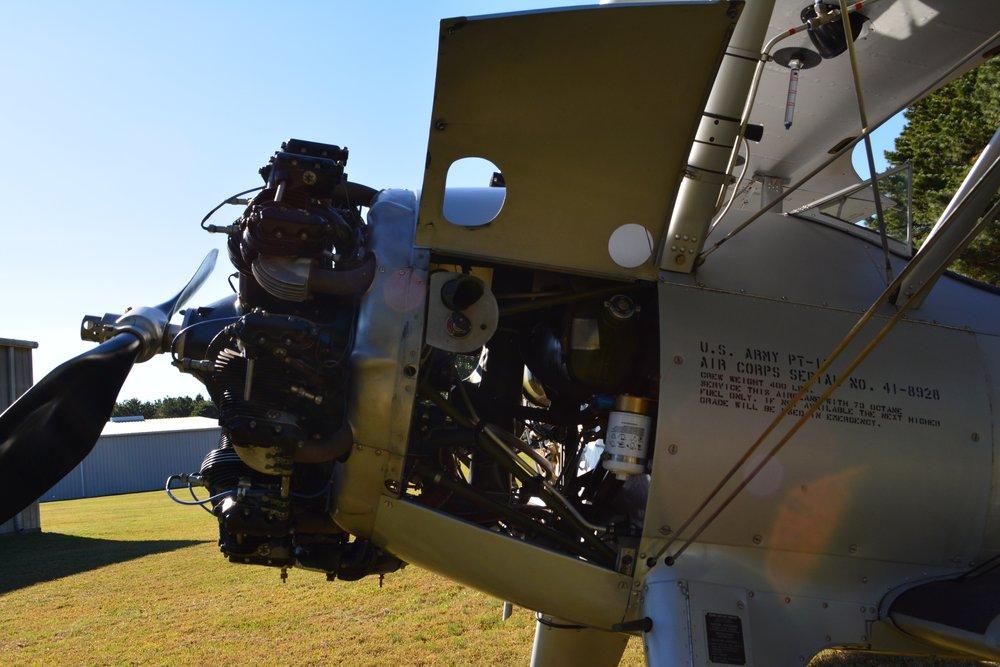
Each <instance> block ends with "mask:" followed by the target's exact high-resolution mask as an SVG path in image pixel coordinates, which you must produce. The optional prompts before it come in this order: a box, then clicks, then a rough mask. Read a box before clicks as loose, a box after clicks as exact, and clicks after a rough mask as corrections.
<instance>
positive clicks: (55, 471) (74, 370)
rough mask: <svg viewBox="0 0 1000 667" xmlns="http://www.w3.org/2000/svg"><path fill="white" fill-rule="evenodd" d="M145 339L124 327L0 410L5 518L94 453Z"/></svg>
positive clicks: (0, 509) (0, 514)
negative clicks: (121, 331) (140, 338)
mask: <svg viewBox="0 0 1000 667" xmlns="http://www.w3.org/2000/svg"><path fill="white" fill-rule="evenodd" d="M140 347H141V341H140V340H139V338H138V337H137V336H135V335H134V334H132V333H127V332H126V333H120V334H117V335H115V336H113V337H112V338H110V339H108V340H107V341H105V342H104V343H101V344H100V345H98V346H97V347H95V348H94V349H92V350H89V351H87V352H84V353H83V354H81V355H80V356H78V357H75V358H73V359H70V360H69V361H67V362H65V363H64V364H62V365H61V366H59V367H58V368H56V369H55V370H53V371H52V372H51V373H49V374H48V375H46V376H45V377H44V378H42V380H41V381H39V382H38V383H37V384H35V385H34V386H33V387H31V389H29V390H28V391H26V392H25V393H24V394H23V395H22V396H21V397H20V398H19V399H17V401H15V402H14V404H13V405H11V406H10V407H9V408H7V409H6V410H5V411H4V412H3V414H0V523H3V522H5V521H7V520H8V519H10V518H11V517H12V516H14V515H15V514H17V513H18V512H20V511H21V510H23V509H24V508H25V507H27V506H28V505H30V504H31V503H32V502H33V501H34V500H35V499H37V498H38V497H39V496H41V495H42V494H43V493H45V492H46V491H47V490H48V489H50V488H51V487H52V486H53V485H54V484H55V483H56V482H58V481H59V480H60V479H62V478H63V477H64V476H65V475H66V474H67V473H69V471H71V470H72V469H73V468H75V467H76V465H77V464H78V463H80V461H82V460H83V459H84V457H86V456H87V454H89V453H90V450H91V449H93V448H94V443H95V442H97V438H98V436H99V435H100V434H101V430H102V429H103V428H104V424H105V423H106V422H107V421H108V419H109V418H110V417H111V411H112V410H114V407H115V400H116V399H117V398H118V392H119V391H120V390H121V388H122V385H123V384H124V383H125V378H126V377H127V376H128V372H129V371H130V370H131V369H132V365H133V364H134V363H135V359H136V356H137V355H138V354H139V349H140Z"/></svg>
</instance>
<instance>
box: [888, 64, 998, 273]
mask: <svg viewBox="0 0 1000 667" xmlns="http://www.w3.org/2000/svg"><path fill="white" fill-rule="evenodd" d="M904 115H905V117H906V120H907V124H906V127H905V128H904V129H903V131H902V132H901V133H900V135H899V136H898V137H897V138H896V144H895V150H892V151H886V158H887V159H888V160H889V162H891V163H892V164H895V165H902V164H905V163H907V162H909V163H910V164H911V165H912V167H913V236H914V240H915V241H916V243H917V245H918V246H919V245H920V244H921V243H922V242H923V241H924V239H925V238H926V237H927V233H928V232H930V230H931V227H933V226H934V223H935V222H937V219H938V217H940V215H941V212H942V211H943V210H944V207H945V206H947V205H948V202H949V201H951V198H952V196H953V195H954V194H955V190H956V189H958V186H959V185H960V184H961V183H962V180H963V179H964V178H965V175H966V174H968V173H969V169H970V168H971V167H972V163H973V162H975V161H976V158H978V157H979V154H980V152H981V151H982V150H983V148H984V147H985V146H986V143H987V142H988V141H989V140H990V137H992V136H993V133H994V132H995V131H996V129H997V126H998V125H1000V57H995V58H992V59H990V60H988V61H986V62H985V63H983V64H982V65H980V66H979V67H976V68H975V69H973V70H971V71H969V72H967V73H966V74H965V75H964V76H962V77H959V78H958V79H956V80H955V81H952V82H951V83H949V84H948V85H947V86H944V87H942V88H941V89H939V90H937V91H936V92H934V93H931V94H930V95H928V96H927V97H925V98H924V99H922V100H920V101H919V102H917V103H916V104H914V105H913V106H912V107H910V108H909V109H907V110H906V112H905V114H904ZM887 189H888V190H889V194H890V195H896V196H900V195H901V194H902V193H901V188H900V187H899V186H896V187H893V185H892V184H889V187H888V188H887ZM894 190H896V192H893V191H894ZM886 225H887V227H889V229H890V232H894V235H896V236H903V235H905V231H906V230H905V222H903V221H901V220H898V219H893V216H887V220H886ZM900 225H902V229H900V228H899V227H900ZM893 227H895V229H893ZM955 264H956V265H955V266H953V267H952V268H953V269H955V270H957V271H959V272H960V273H963V274H965V275H967V276H969V277H971V278H976V279H978V280H982V281H984V282H987V283H990V284H992V285H994V286H1000V225H996V224H994V225H991V226H990V227H988V228H986V229H985V230H983V232H982V233H980V235H979V237H978V238H977V239H976V240H975V241H974V242H973V243H972V244H971V245H970V246H969V248H967V249H966V250H965V252H963V253H962V255H961V257H960V258H959V259H958V261H957V262H956V263H955Z"/></svg>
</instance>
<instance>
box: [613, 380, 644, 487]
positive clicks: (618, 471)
mask: <svg viewBox="0 0 1000 667" xmlns="http://www.w3.org/2000/svg"><path fill="white" fill-rule="evenodd" d="M652 406H653V404H652V402H651V401H649V400H647V399H645V398H642V397H639V396H629V395H628V394H622V395H621V396H617V397H616V398H615V406H614V409H613V410H611V412H609V413H608V432H607V436H606V437H605V438H604V451H605V454H606V455H607V456H606V458H605V459H604V463H603V465H604V469H605V470H608V471H609V472H612V473H614V475H615V477H617V478H618V479H621V480H625V479H628V477H629V475H641V474H642V473H644V472H646V453H647V450H648V449H649V434H650V433H651V432H652V421H653V420H652V417H650V414H651V413H652V409H653V408H652Z"/></svg>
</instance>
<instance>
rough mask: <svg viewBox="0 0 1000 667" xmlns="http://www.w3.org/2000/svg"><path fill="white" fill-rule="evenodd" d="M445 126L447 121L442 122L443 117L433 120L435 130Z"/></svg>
mask: <svg viewBox="0 0 1000 667" xmlns="http://www.w3.org/2000/svg"><path fill="white" fill-rule="evenodd" d="M446 127H448V123H446V122H444V118H438V119H437V120H436V121H434V129H435V130H443V129H444V128H446Z"/></svg>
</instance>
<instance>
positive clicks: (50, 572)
mask: <svg viewBox="0 0 1000 667" xmlns="http://www.w3.org/2000/svg"><path fill="white" fill-rule="evenodd" d="M202 543H203V541H202V540H135V541H132V540H102V539H98V538H93V537H80V536H78V535H64V534H62V533H21V534H18V535H5V536H3V537H0V563H2V564H3V565H2V566H0V594H3V593H9V592H10V591H15V590H17V589H19V588H24V587H25V586H31V585H32V584H37V583H40V582H43V581H51V580H53V579H59V578H61V577H67V576H69V575H71V574H77V573H79V572H86V571H87V570H94V569H97V568H99V567H104V566H105V565H111V564H113V563H122V562H124V561H128V560H133V559H135V558H141V557H143V556H149V555H150V554H157V553H163V552H166V551H174V550H175V549H181V548H183V547H189V546H192V545H195V544H202Z"/></svg>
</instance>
